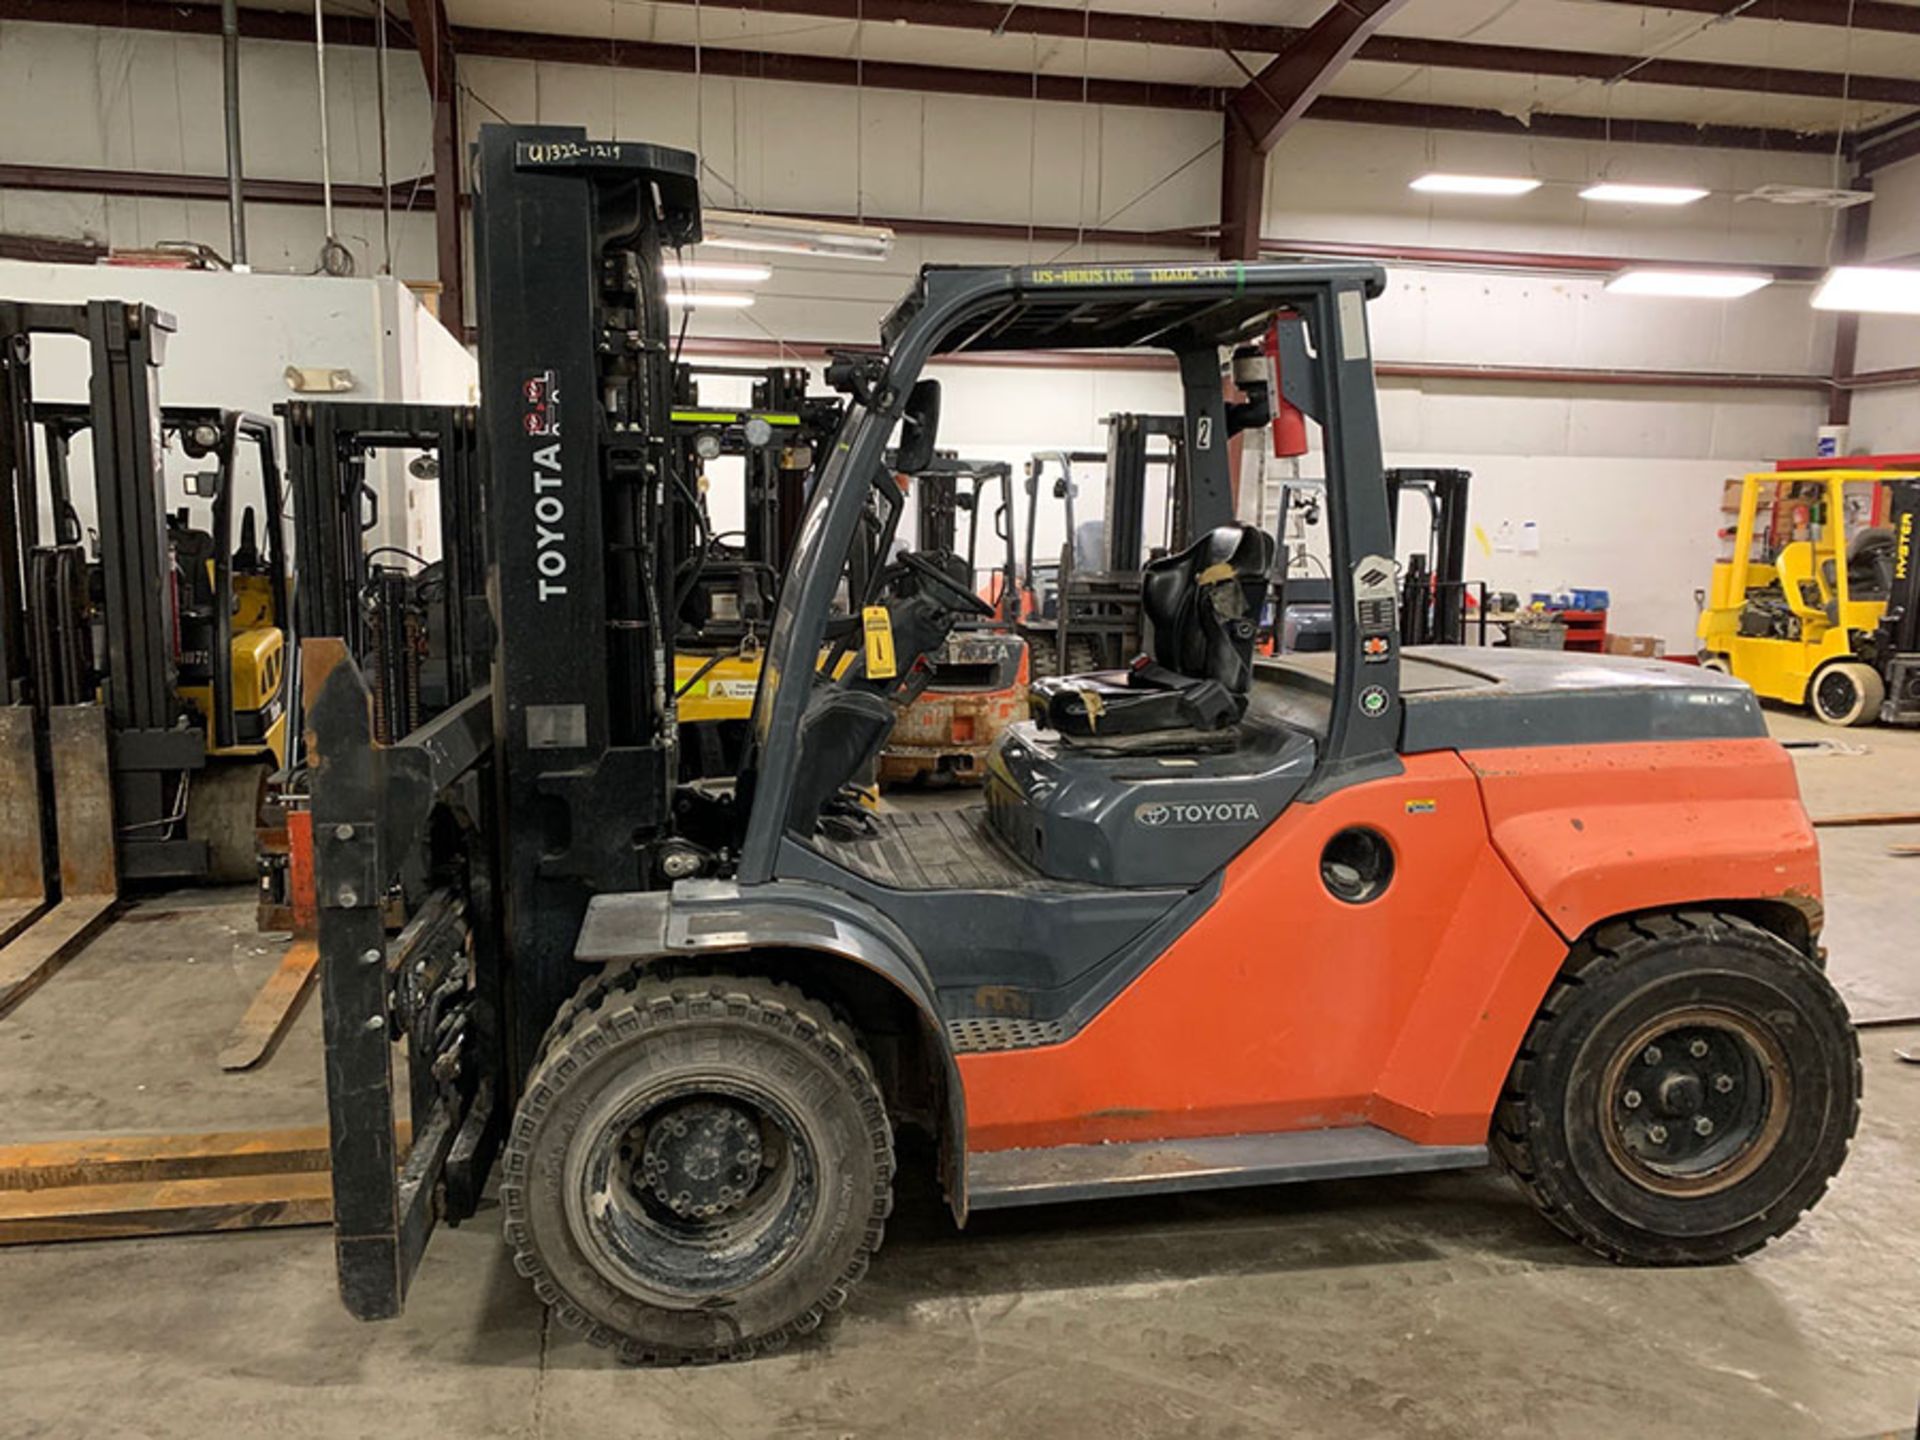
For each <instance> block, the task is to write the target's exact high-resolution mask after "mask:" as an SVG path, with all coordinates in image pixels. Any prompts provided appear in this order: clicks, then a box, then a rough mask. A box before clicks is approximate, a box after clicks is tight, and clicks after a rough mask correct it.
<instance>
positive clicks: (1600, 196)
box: [1580, 180, 1713, 205]
mask: <svg viewBox="0 0 1920 1440" xmlns="http://www.w3.org/2000/svg"><path fill="white" fill-rule="evenodd" d="M1712 193H1713V192H1712V191H1711V190H1702V189H1700V188H1698V187H1697V186H1693V185H1628V184H1622V183H1618V182H1615V181H1612V180H1603V181H1601V182H1600V183H1599V184H1597V185H1589V186H1588V187H1587V188H1586V189H1584V190H1582V191H1581V192H1580V198H1581V199H1582V200H1599V201H1602V202H1603V203H1608V204H1615V205H1691V204H1693V202H1694V201H1696V200H1704V199H1706V198H1707V196H1709V195H1711V194H1712Z"/></svg>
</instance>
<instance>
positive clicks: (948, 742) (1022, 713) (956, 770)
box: [880, 631, 1032, 785]
mask: <svg viewBox="0 0 1920 1440" xmlns="http://www.w3.org/2000/svg"><path fill="white" fill-rule="evenodd" d="M948 646H949V649H950V650H956V651H958V652H959V653H961V654H962V655H963V656H964V655H965V652H966V647H968V646H975V647H984V648H986V649H989V650H992V649H999V648H1002V647H1010V646H1017V647H1018V651H1019V658H1018V663H1017V665H1016V666H1015V667H1014V670H1013V674H1012V678H1011V679H1010V680H1009V681H1007V683H1004V684H1000V683H991V684H989V685H988V686H987V687H986V688H980V687H975V686H970V685H967V684H964V683H942V680H941V678H939V677H941V675H942V673H943V671H944V670H945V668H946V667H943V666H936V667H935V675H936V679H935V680H934V683H933V684H931V685H929V686H928V687H927V688H926V689H925V690H923V691H922V692H921V693H920V694H919V695H917V696H915V697H914V699H913V703H912V704H910V705H907V706H905V707H904V708H903V709H901V710H900V712H899V714H898V716H897V717H896V718H895V720H894V725H893V733H892V734H891V735H890V736H889V737H888V739H887V746H886V749H885V750H883V751H882V752H881V755H880V780H881V782H882V783H883V784H889V785H891V784H902V783H910V782H912V781H915V780H923V779H933V778H938V779H944V780H951V781H957V782H959V783H961V784H966V785H978V784H980V783H981V781H982V780H984V779H985V778H986V770H987V756H988V754H989V753H990V752H991V751H992V750H993V746H994V742H995V741H996V740H998V739H999V738H1000V737H1001V735H1002V734H1004V733H1005V732H1006V729H1007V727H1008V726H1009V725H1012V724H1013V723H1014V722H1015V721H1017V720H1024V719H1026V718H1027V686H1028V684H1029V683H1030V682H1031V680H1032V672H1031V664H1030V659H1029V656H1028V654H1027V647H1026V645H1025V643H1024V642H1023V641H1021V640H1019V639H1018V638H1017V637H1014V636H1012V635H1010V634H1007V633H1006V632H1002V631H993V632H991V633H988V634H984V635H981V636H978V637H973V636H956V637H954V639H953V640H950V641H949V642H948ZM993 668H996V669H1003V668H1004V667H999V666H995V667H993Z"/></svg>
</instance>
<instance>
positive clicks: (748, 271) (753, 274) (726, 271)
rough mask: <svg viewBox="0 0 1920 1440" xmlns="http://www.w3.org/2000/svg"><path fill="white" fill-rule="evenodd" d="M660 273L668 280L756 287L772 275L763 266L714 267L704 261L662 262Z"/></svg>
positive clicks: (714, 265) (771, 272)
mask: <svg viewBox="0 0 1920 1440" xmlns="http://www.w3.org/2000/svg"><path fill="white" fill-rule="evenodd" d="M660 273H661V274H663V275H665V276H666V277H667V279H669V280H726V281H731V282H732V283H733V284H736V285H758V284H759V283H760V282H761V281H762V280H766V279H769V278H771V277H772V275H773V271H771V270H769V269H768V268H767V267H766V266H764V265H744V264H738V265H716V264H711V263H709V262H708V261H705V260H684V261H683V260H662V261H661V262H660Z"/></svg>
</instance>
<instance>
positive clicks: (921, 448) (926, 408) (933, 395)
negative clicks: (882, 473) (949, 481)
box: [893, 380, 940, 475]
mask: <svg viewBox="0 0 1920 1440" xmlns="http://www.w3.org/2000/svg"><path fill="white" fill-rule="evenodd" d="M939 434H940V382H939V381H938V380H920V381H916V382H915V383H914V387H913V390H912V392H911V393H910V394H909V395H908V396H907V408H906V412H905V413H904V414H903V415H902V416H901V421H900V453H899V454H898V455H897V456H896V457H895V459H894V462H893V468H894V469H895V470H898V471H900V472H902V473H903V474H907V475H913V474H917V473H919V472H920V471H922V470H924V469H926V468H927V467H928V466H929V465H931V464H932V463H933V446H934V441H935V440H936V439H937V438H938V437H939Z"/></svg>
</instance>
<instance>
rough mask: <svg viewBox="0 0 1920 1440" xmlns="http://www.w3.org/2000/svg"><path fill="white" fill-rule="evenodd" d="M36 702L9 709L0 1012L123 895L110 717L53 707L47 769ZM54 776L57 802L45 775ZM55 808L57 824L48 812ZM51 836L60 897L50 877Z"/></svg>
mask: <svg viewBox="0 0 1920 1440" xmlns="http://www.w3.org/2000/svg"><path fill="white" fill-rule="evenodd" d="M33 719H34V717H33V711H32V710H31V709H30V708H29V707H27V706H24V705H10V706H6V707H4V709H0V763H3V764H4V767H5V772H4V775H0V806H4V807H5V808H4V810H0V813H4V814H6V815H8V816H10V817H12V818H11V819H10V820H9V821H8V824H7V825H6V827H4V828H5V832H6V833H5V834H4V836H3V837H0V885H4V886H5V893H4V894H0V935H4V936H5V937H6V943H5V946H4V948H0V1015H4V1014H6V1013H7V1011H9V1010H11V1009H12V1008H13V1007H14V1006H15V1005H17V1004H19V1003H20V1001H21V1000H23V999H24V998H25V997H26V996H27V995H28V994H29V993H30V992H31V991H32V990H34V989H35V988H36V987H38V986H39V985H40V983H41V982H42V981H44V980H45V979H46V978H47V977H48V976H50V975H51V974H53V972H54V971H55V970H57V969H59V968H60V966H61V965H63V964H64V963H66V961H67V960H68V959H70V958H71V957H72V956H73V955H74V953H75V952H76V951H78V950H79V949H80V947H81V946H83V945H84V944H86V942H87V941H88V940H90V939H92V938H93V936H94V934H95V932H96V931H98V930H99V928H100V927H101V925H102V924H104V923H105V922H106V920H107V917H108V916H109V915H110V914H111V913H112V911H113V907H114V903H115V902H116V901H117V900H118V899H119V898H120V878H119V870H118V867H117V865H116V864H115V859H114V843H113V842H114V820H113V815H114V810H113V782H112V775H111V771H110V770H109V769H108V765H107V717H106V712H105V711H104V710H102V709H101V708H100V707H99V706H97V705H56V706H53V707H51V708H50V709H49V710H48V711H47V730H46V741H47V754H48V758H49V760H50V762H51V764H50V766H49V768H48V770H47V771H45V772H43V771H42V769H41V767H40V764H39V759H38V755H37V753H36V752H37V750H38V745H37V743H36V736H35V733H34V731H35V728H36V727H35V726H34V723H33ZM43 774H44V776H45V779H46V780H48V781H50V782H51V784H52V786H53V804H52V805H51V807H49V806H48V805H47V804H46V803H45V800H44V798H43V796H42V793H41V791H40V788H39V787H40V785H41V783H42V777H43ZM49 814H51V817H52V819H53V833H52V835H51V836H49V835H47V833H46V829H45V822H44V818H43V817H46V816H47V815H49ZM48 840H51V841H52V845H51V849H52V851H53V857H54V865H53V868H52V872H51V873H52V878H54V879H56V880H57V883H58V891H57V897H58V899H57V903H55V904H53V906H52V908H51V909H48V908H46V907H47V905H48V902H49V901H50V900H53V899H54V898H55V896H54V893H52V892H50V887H49V886H48V884H47V881H48V879H49V878H50V877H49V866H48V859H49V857H48V854H47V850H48V848H49V847H48V845H47V841H48Z"/></svg>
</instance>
